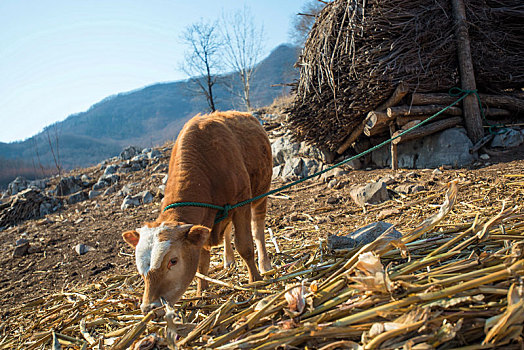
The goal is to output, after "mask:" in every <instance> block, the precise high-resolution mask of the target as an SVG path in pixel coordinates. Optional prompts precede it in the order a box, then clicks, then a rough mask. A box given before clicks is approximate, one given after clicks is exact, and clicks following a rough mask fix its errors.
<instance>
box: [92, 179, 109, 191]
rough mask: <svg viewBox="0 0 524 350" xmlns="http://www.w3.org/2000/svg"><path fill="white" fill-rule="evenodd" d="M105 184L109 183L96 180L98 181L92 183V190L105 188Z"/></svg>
mask: <svg viewBox="0 0 524 350" xmlns="http://www.w3.org/2000/svg"><path fill="white" fill-rule="evenodd" d="M107 186H109V183H107V182H105V181H100V180H98V182H97V183H95V184H94V185H93V191H98V190H101V189H103V188H106V187H107Z"/></svg>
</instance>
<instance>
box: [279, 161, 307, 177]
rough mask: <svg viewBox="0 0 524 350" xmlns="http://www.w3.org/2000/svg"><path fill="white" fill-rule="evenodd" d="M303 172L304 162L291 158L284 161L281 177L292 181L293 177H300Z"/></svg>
mask: <svg viewBox="0 0 524 350" xmlns="http://www.w3.org/2000/svg"><path fill="white" fill-rule="evenodd" d="M303 170H304V161H303V160H302V158H298V157H295V158H291V159H290V160H288V161H286V164H285V165H284V169H282V173H281V175H280V176H281V177H282V178H283V179H286V180H290V179H292V178H293V177H294V176H301V175H302V172H303Z"/></svg>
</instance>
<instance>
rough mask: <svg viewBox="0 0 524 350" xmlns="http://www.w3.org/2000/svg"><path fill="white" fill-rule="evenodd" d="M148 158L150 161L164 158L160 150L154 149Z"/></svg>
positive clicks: (148, 154)
mask: <svg viewBox="0 0 524 350" xmlns="http://www.w3.org/2000/svg"><path fill="white" fill-rule="evenodd" d="M147 157H148V158H149V159H158V158H161V157H162V152H160V151H159V150H157V149H154V150H152V151H150V152H148V153H147Z"/></svg>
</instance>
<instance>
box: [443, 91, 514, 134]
mask: <svg viewBox="0 0 524 350" xmlns="http://www.w3.org/2000/svg"><path fill="white" fill-rule="evenodd" d="M465 91H468V92H469V93H468V95H469V94H474V95H475V96H476V97H477V103H478V105H479V109H480V115H481V116H482V120H483V121H484V123H486V125H488V126H489V128H488V132H489V133H490V134H491V135H497V134H502V133H504V132H506V130H507V128H505V127H504V124H492V123H490V122H489V120H488V119H487V118H486V114H484V109H483V108H482V101H480V95H479V93H478V91H477V90H462V89H460V88H458V87H452V88H451V89H449V95H450V96H453V97H457V96H460V94H462V93H464V92H465ZM495 129H498V130H495Z"/></svg>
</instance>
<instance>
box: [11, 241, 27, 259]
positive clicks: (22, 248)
mask: <svg viewBox="0 0 524 350" xmlns="http://www.w3.org/2000/svg"><path fill="white" fill-rule="evenodd" d="M28 252H29V241H28V240H27V239H24V238H21V239H19V240H17V241H16V246H15V249H14V250H13V258H18V257H22V256H24V255H26V254H27V253H28Z"/></svg>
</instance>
